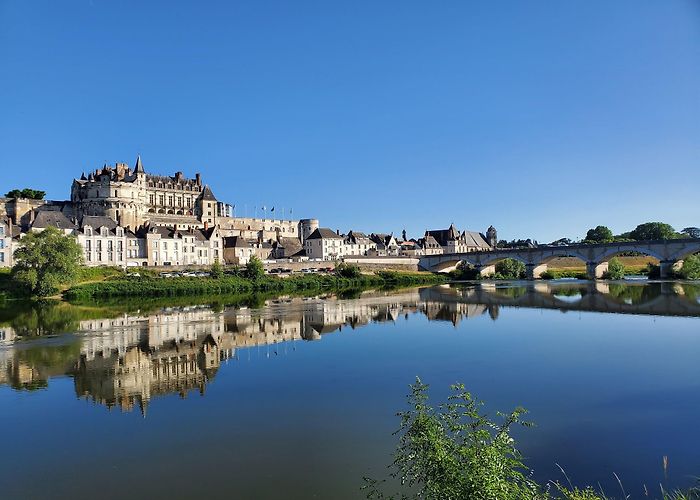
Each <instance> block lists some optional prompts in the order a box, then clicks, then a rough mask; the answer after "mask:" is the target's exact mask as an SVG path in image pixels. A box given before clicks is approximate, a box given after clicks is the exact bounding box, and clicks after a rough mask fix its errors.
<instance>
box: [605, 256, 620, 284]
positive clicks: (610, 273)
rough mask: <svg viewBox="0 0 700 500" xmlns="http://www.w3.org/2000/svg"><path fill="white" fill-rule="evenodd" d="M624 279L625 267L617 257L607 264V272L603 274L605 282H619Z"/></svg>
mask: <svg viewBox="0 0 700 500" xmlns="http://www.w3.org/2000/svg"><path fill="white" fill-rule="evenodd" d="M624 277H625V265H624V264H623V263H622V262H621V261H620V259H618V258H617V257H613V258H612V259H610V261H609V262H608V270H607V271H605V273H604V274H603V278H605V279H606V280H621V279H623V278H624Z"/></svg>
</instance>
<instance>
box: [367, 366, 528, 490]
mask: <svg viewBox="0 0 700 500" xmlns="http://www.w3.org/2000/svg"><path fill="white" fill-rule="evenodd" d="M427 391H428V386H427V385H426V384H423V383H422V382H421V381H420V379H416V382H415V384H413V385H411V392H410V394H409V396H408V408H409V409H408V410H406V411H403V412H400V413H399V414H398V416H399V417H400V418H401V426H400V428H399V430H398V431H397V434H398V435H399V436H400V437H399V444H398V447H397V449H396V452H395V454H394V461H393V463H392V465H391V466H390V467H391V469H392V471H393V472H392V476H393V477H397V478H398V479H399V480H400V482H401V484H402V485H404V487H408V489H409V490H410V491H412V492H414V493H415V495H414V498H430V499H458V498H478V499H516V498H517V499H535V498H538V497H539V491H538V490H539V488H538V486H537V485H536V484H535V483H534V482H532V481H531V480H529V479H528V478H527V477H526V473H527V469H526V467H525V465H524V464H523V461H522V457H521V455H520V453H519V452H518V450H517V448H516V447H515V445H514V440H513V437H512V436H511V427H512V426H513V425H516V424H517V425H524V426H528V425H530V424H528V423H525V422H522V420H521V416H522V415H523V414H524V413H526V412H525V410H524V409H523V408H516V409H515V410H513V411H512V412H510V413H509V414H507V415H505V416H504V418H503V421H502V422H495V421H492V420H491V419H490V418H489V417H488V416H487V415H484V414H483V413H481V406H482V403H481V402H480V401H478V400H477V399H475V398H474V397H473V396H472V395H471V394H470V393H469V392H467V391H466V390H465V389H464V386H463V385H461V384H460V385H454V386H452V391H453V392H452V395H450V396H449V397H448V399H447V402H445V403H443V404H441V405H439V406H438V408H437V409H435V408H433V407H431V406H430V405H429V404H428V392H427ZM365 481H366V483H367V485H366V489H367V490H368V493H369V494H368V497H369V498H384V494H383V492H382V491H380V486H381V482H380V481H376V480H373V479H368V478H365ZM405 498H409V497H405Z"/></svg>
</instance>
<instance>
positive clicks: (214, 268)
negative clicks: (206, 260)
mask: <svg viewBox="0 0 700 500" xmlns="http://www.w3.org/2000/svg"><path fill="white" fill-rule="evenodd" d="M209 274H210V276H211V277H212V278H214V279H219V278H221V277H222V276H223V275H224V268H223V266H222V265H221V263H220V262H219V259H216V260H215V261H214V263H213V264H212V265H211V268H210V269H209Z"/></svg>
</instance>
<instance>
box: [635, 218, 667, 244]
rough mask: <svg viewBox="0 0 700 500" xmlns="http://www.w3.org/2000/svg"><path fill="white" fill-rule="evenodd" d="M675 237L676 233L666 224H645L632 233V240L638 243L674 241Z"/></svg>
mask: <svg viewBox="0 0 700 500" xmlns="http://www.w3.org/2000/svg"><path fill="white" fill-rule="evenodd" d="M675 237H676V231H675V230H674V229H673V227H672V226H671V225H670V224H666V223H664V222H645V223H644V224H640V225H638V226H637V227H636V228H635V229H634V230H632V231H631V232H630V238H632V239H633V240H637V241H642V240H672V239H674V238H675Z"/></svg>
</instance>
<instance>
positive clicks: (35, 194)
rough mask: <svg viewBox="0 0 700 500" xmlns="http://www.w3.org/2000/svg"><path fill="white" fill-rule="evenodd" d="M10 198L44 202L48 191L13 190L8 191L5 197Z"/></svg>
mask: <svg viewBox="0 0 700 500" xmlns="http://www.w3.org/2000/svg"><path fill="white" fill-rule="evenodd" d="M5 196H6V197H8V198H29V199H31V200H43V199H44V196H46V191H39V190H37V189H30V188H24V189H13V190H12V191H8V192H7V194H6V195H5Z"/></svg>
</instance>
